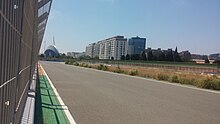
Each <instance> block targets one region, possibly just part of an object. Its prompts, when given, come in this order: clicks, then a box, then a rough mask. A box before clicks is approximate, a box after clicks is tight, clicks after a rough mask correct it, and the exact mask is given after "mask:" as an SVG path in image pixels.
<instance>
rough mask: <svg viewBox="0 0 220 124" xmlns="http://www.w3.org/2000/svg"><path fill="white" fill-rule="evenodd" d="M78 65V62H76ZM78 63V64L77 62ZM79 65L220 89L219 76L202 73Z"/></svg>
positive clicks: (134, 67)
mask: <svg viewBox="0 0 220 124" xmlns="http://www.w3.org/2000/svg"><path fill="white" fill-rule="evenodd" d="M74 65H76V64H74ZM77 65H78V64H77ZM79 66H82V67H87V68H94V69H99V70H104V71H111V72H115V73H123V74H128V75H132V76H135V75H137V76H140V77H146V78H152V79H156V80H163V81H169V82H173V83H180V84H186V85H193V86H196V87H200V88H205V89H213V90H220V78H219V77H217V76H209V75H201V74H196V73H187V72H176V71H173V70H166V69H156V68H147V67H136V66H120V67H119V66H106V65H97V64H85V63H80V64H79Z"/></svg>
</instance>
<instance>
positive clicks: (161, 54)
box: [157, 52, 165, 61]
mask: <svg viewBox="0 0 220 124" xmlns="http://www.w3.org/2000/svg"><path fill="white" fill-rule="evenodd" d="M157 59H158V61H165V54H164V52H161V53H160V54H159V55H158V58H157Z"/></svg>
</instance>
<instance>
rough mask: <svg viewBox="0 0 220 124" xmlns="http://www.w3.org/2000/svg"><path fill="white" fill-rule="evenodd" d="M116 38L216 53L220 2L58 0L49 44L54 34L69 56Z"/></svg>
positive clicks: (219, 45)
mask: <svg viewBox="0 0 220 124" xmlns="http://www.w3.org/2000/svg"><path fill="white" fill-rule="evenodd" d="M115 35H124V36H125V37H127V38H130V37H132V36H140V37H147V42H148V43H147V46H148V47H151V48H162V49H167V48H173V49H175V47H176V46H177V47H178V50H179V51H181V50H189V51H190V52H191V53H198V54H211V53H217V52H220V0H53V5H52V9H51V15H50V17H49V21H48V25H47V29H46V33H45V36H44V41H47V46H48V45H50V44H52V43H53V42H52V39H53V36H55V39H56V46H57V48H58V50H59V51H60V52H64V53H66V52H68V51H85V47H86V45H88V44H89V43H92V42H96V41H98V40H102V39H105V38H109V37H111V36H115ZM42 46H44V45H43V44H42ZM41 51H42V50H41Z"/></svg>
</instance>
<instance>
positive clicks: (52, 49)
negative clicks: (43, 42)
mask: <svg viewBox="0 0 220 124" xmlns="http://www.w3.org/2000/svg"><path fill="white" fill-rule="evenodd" d="M44 54H45V56H46V57H57V56H59V52H58V50H57V48H56V46H55V45H50V46H48V47H47V49H46V51H45V52H44Z"/></svg>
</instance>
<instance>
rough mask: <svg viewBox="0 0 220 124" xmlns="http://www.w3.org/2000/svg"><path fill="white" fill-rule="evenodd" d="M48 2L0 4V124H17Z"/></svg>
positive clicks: (29, 0) (10, 0)
mask: <svg viewBox="0 0 220 124" xmlns="http://www.w3.org/2000/svg"><path fill="white" fill-rule="evenodd" d="M51 1H52V0H0V124H9V123H19V122H20V118H21V115H22V112H23V109H24V105H25V101H26V98H27V91H28V89H29V86H30V82H31V79H32V75H33V71H34V68H35V66H36V63H37V59H38V58H37V56H38V51H39V49H40V45H41V42H42V39H43V35H44V31H45V26H46V23H47V19H48V15H49V12H50V7H51Z"/></svg>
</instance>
